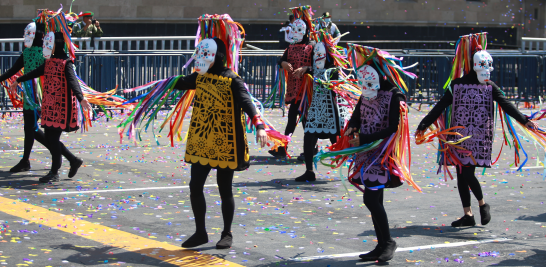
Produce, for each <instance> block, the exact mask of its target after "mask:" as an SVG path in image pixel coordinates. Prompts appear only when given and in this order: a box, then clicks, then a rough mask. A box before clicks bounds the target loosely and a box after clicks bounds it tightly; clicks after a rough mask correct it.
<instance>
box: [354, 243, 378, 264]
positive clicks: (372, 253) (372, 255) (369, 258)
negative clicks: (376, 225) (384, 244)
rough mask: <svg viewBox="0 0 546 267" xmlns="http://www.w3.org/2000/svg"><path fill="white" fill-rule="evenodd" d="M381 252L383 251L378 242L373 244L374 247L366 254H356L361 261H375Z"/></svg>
mask: <svg viewBox="0 0 546 267" xmlns="http://www.w3.org/2000/svg"><path fill="white" fill-rule="evenodd" d="M382 252H383V249H382V248H381V246H380V245H379V244H377V246H375V248H374V249H373V250H372V251H370V252H368V253H366V254H360V255H358V257H360V259H361V260H362V261H376V260H377V259H378V258H379V256H380V255H381V253H382Z"/></svg>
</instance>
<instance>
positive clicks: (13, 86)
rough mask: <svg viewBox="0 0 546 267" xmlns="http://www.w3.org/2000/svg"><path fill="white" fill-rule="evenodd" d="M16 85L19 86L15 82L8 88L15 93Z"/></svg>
mask: <svg viewBox="0 0 546 267" xmlns="http://www.w3.org/2000/svg"><path fill="white" fill-rule="evenodd" d="M17 85H19V83H18V82H17V81H15V82H13V83H12V84H11V85H10V86H9V88H10V89H11V90H12V91H15V90H17Z"/></svg>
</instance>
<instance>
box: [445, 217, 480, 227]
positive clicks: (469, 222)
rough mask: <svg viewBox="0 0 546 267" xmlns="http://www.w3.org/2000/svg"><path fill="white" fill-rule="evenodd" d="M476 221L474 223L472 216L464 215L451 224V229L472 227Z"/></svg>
mask: <svg viewBox="0 0 546 267" xmlns="http://www.w3.org/2000/svg"><path fill="white" fill-rule="evenodd" d="M474 225H476V221H474V216H468V215H465V216H463V217H462V218H460V219H458V220H456V221H454V222H452V223H451V227H463V226H474Z"/></svg>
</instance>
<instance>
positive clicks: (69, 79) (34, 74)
mask: <svg viewBox="0 0 546 267" xmlns="http://www.w3.org/2000/svg"><path fill="white" fill-rule="evenodd" d="M64 59H66V58H64ZM46 62H47V61H46ZM45 64H46V63H44V64H42V65H41V66H39V67H38V68H36V69H34V70H33V71H31V72H29V73H26V74H25V75H23V76H21V77H19V78H17V82H18V83H21V82H25V81H28V80H31V79H34V78H38V77H40V76H43V75H44V73H45ZM64 74H65V77H66V83H67V86H68V89H70V90H72V93H73V94H74V96H76V98H77V99H78V101H80V102H81V101H82V100H83V94H82V90H81V88H80V84H79V83H78V78H77V77H76V74H74V64H73V63H72V61H71V60H69V61H68V62H66V66H65V69H64Z"/></svg>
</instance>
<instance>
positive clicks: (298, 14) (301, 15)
mask: <svg viewBox="0 0 546 267" xmlns="http://www.w3.org/2000/svg"><path fill="white" fill-rule="evenodd" d="M290 10H291V11H292V14H294V19H301V20H303V21H305V24H307V28H308V29H309V32H313V31H314V30H315V25H314V23H313V15H315V13H313V9H312V8H311V6H310V5H307V6H297V7H291V8H290Z"/></svg>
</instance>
